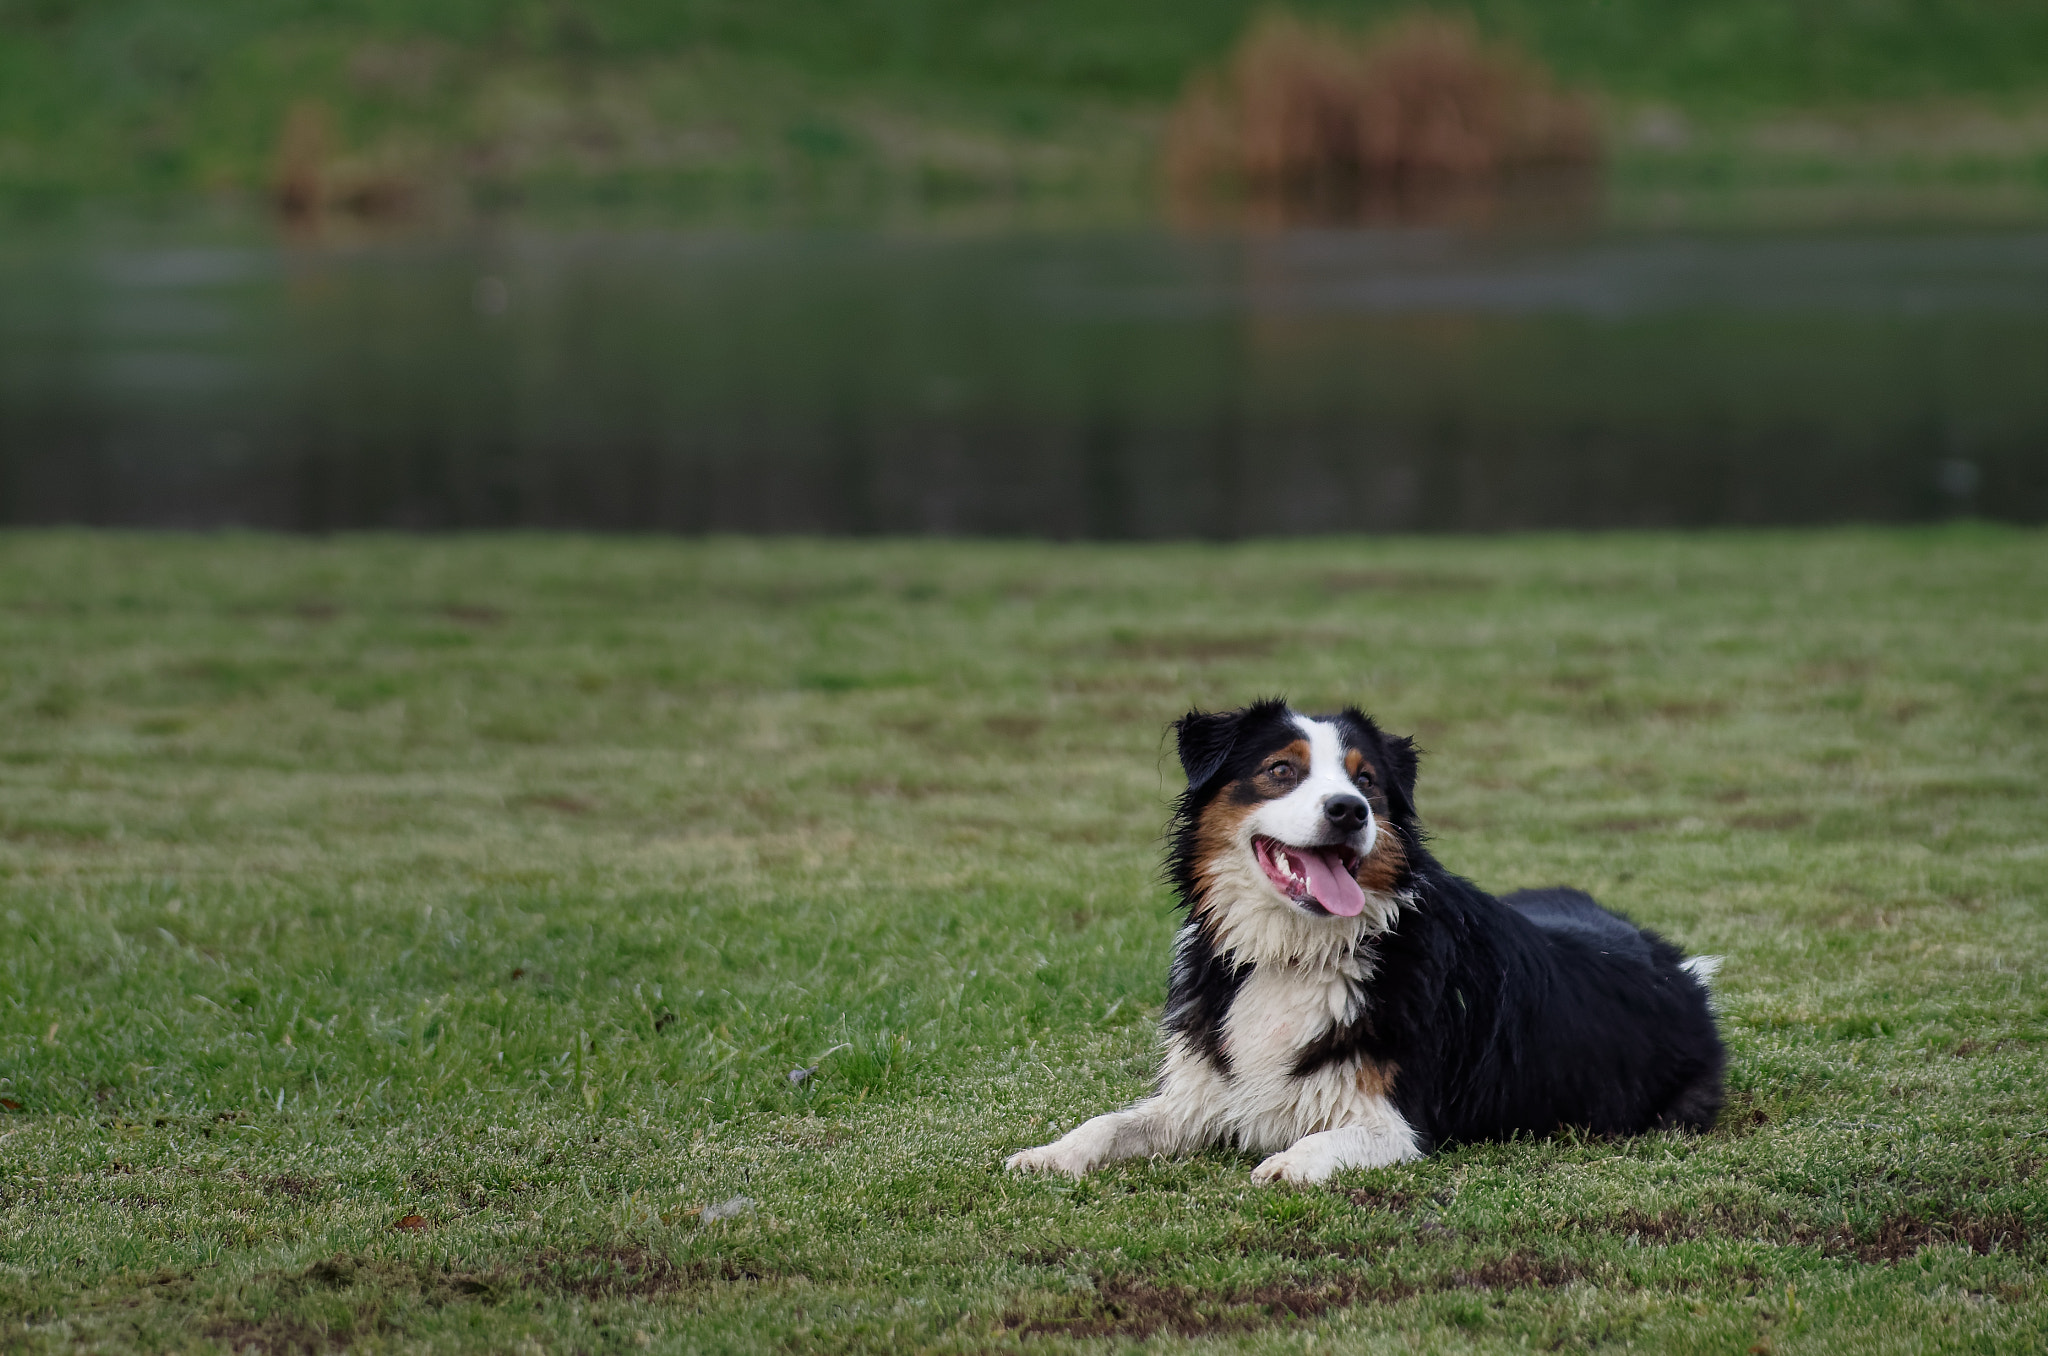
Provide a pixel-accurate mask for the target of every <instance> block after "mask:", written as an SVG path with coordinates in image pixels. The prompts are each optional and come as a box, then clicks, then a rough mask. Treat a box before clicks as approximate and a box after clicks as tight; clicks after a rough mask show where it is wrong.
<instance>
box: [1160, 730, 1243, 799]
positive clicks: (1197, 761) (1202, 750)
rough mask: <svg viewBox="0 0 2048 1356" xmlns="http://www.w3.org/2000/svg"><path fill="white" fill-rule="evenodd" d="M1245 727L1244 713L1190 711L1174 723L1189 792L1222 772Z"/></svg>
mask: <svg viewBox="0 0 2048 1356" xmlns="http://www.w3.org/2000/svg"><path fill="white" fill-rule="evenodd" d="M1243 724H1244V712H1242V711H1190V712H1188V713H1187V714H1186V715H1184V716H1182V717H1181V718H1180V719H1179V720H1177V721H1175V722H1174V723H1173V733H1174V736H1175V737H1176V738H1177V739H1178V740H1179V741H1180V766H1181V770H1182V771H1184V772H1186V773H1187V774H1188V789H1189V790H1190V791H1193V790H1197V789H1199V788H1200V787H1202V786H1203V785H1204V784H1206V783H1207V782H1208V780H1209V779H1210V778H1211V777H1214V776H1215V775H1216V774H1217V773H1218V772H1221V771H1222V770H1223V764H1224V762H1225V761H1226V760H1228V759H1229V757H1230V750H1231V749H1232V748H1233V747H1235V746H1236V744H1237V732H1238V730H1239V728H1241V727H1242V726H1243Z"/></svg>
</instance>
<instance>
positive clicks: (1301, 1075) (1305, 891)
mask: <svg viewBox="0 0 2048 1356" xmlns="http://www.w3.org/2000/svg"><path fill="white" fill-rule="evenodd" d="M1175 730H1176V731H1177V733H1178V735H1179V742H1180V761H1181V766H1182V768H1183V769H1184V770H1185V771H1186V772H1187V778H1188V787H1187V791H1186V792H1185V793H1184V794H1183V795H1182V796H1181V798H1180V802H1179V805H1178V806H1177V808H1176V810H1175V813H1174V818H1173V824H1172V828H1171V830H1170V840H1169V841H1170V845H1169V848H1168V855H1167V874H1168V877H1169V878H1170V880H1171V882H1172V884H1173V887H1174V889H1175V891H1176V892H1177V893H1178V894H1179V896H1180V902H1181V906H1182V908H1183V909H1184V910H1185V911H1186V915H1187V921H1186V923H1185V924H1184V925H1183V926H1182V928H1181V930H1180V935H1179V939H1178V941H1177V942H1176V944H1175V949H1174V957H1173V970H1172V974H1171V977H1170V978H1169V980H1168V983H1167V995H1166V1011H1165V1017H1164V1019H1163V1020H1162V1023H1161V1025H1162V1028H1163V1034H1164V1036H1165V1046H1166V1051H1165V1063H1164V1065H1163V1067H1162V1069H1161V1071H1160V1074H1159V1082H1158V1088H1157V1091H1155V1092H1154V1093H1153V1094H1152V1095H1151V1096H1150V1097H1147V1098H1145V1099H1144V1100H1143V1101H1140V1102H1137V1103H1135V1104H1133V1105H1132V1106H1130V1107H1127V1108H1126V1109H1124V1110H1122V1111H1115V1112H1111V1113H1110V1114H1108V1115H1106V1116H1097V1117H1096V1118H1095V1119H1093V1120H1091V1121H1088V1122H1087V1123H1086V1124H1084V1125H1082V1126H1080V1127H1079V1128H1077V1129H1075V1130H1074V1131H1073V1132H1071V1133H1070V1134H1068V1135H1066V1136H1065V1137H1064V1138H1062V1139H1060V1140H1059V1141H1057V1142H1056V1143H1052V1144H1047V1145H1045V1146H1043V1147H1041V1148H1037V1149H1027V1150H1025V1151H1024V1152H1022V1153H1019V1154H1016V1155H1015V1156H1013V1157H1012V1158H1011V1159H1010V1160H1009V1166H1010V1167H1011V1168H1013V1169H1021V1170H1037V1171H1044V1172H1061V1173H1067V1174H1070V1175H1073V1176H1077V1177H1078V1176H1080V1175H1081V1174H1083V1173H1086V1172H1089V1171H1091V1170H1092V1169H1094V1168H1096V1167H1099V1166H1101V1165H1102V1164H1104V1163H1107V1162H1110V1161H1111V1160H1113V1159H1118V1158H1133V1157H1142V1156H1147V1155H1151V1154H1178V1153H1186V1152H1189V1151H1191V1150H1194V1149H1197V1148H1200V1147H1202V1146H1204V1145H1210V1144H1235V1145H1237V1146H1239V1147H1240V1148H1243V1149H1248V1150H1253V1151H1256V1152H1258V1153H1261V1154H1264V1155H1267V1157H1266V1158H1265V1160H1264V1161H1263V1162H1261V1163H1260V1164H1259V1166H1258V1167H1257V1168H1256V1169H1254V1170H1253V1172H1252V1180H1254V1181H1257V1182H1276V1181H1287V1182H1318V1181H1321V1180H1323V1179H1324V1178H1326V1177H1328V1176H1330V1174H1332V1173H1334V1172H1338V1171H1340V1170H1342V1169H1344V1168H1373V1167H1381V1166H1384V1165H1386V1164H1389V1163H1398V1162H1401V1161H1402V1160H1404V1159H1411V1158H1418V1157H1420V1156H1421V1155H1423V1154H1425V1153H1428V1152H1429V1151H1430V1150H1431V1149H1432V1148H1434V1147H1436V1146H1437V1145H1440V1144H1449V1143H1454V1142H1457V1141H1461V1140H1482V1139H1505V1138H1508V1137H1511V1136H1514V1135H1518V1134H1530V1135H1543V1134H1548V1133H1550V1132H1552V1131H1554V1130H1557V1129H1560V1128H1562V1127H1565V1126H1581V1127H1584V1128H1585V1129H1587V1130H1589V1131H1592V1132H1594V1133H1596V1134H1602V1135H1630V1134H1637V1133H1640V1132H1642V1131H1646V1130H1652V1129H1663V1128H1682V1129H1688V1130H1704V1129H1706V1128H1707V1127H1709V1126H1711V1125H1712V1124H1713V1122H1714V1115H1715V1113H1716V1112H1717V1111H1718V1110H1719V1109H1720V1106H1721V1070H1722V1064H1723V1060H1724V1056H1723V1051H1722V1047H1721V1039H1720V1036H1719V1034H1718V1033H1717V1032H1716V1031H1715V1028H1714V1017H1713V1013H1712V1011H1711V1010H1710V1008H1709V1007H1708V1003H1707V990H1706V980H1707V979H1708V978H1709V977H1710V976H1711V974H1712V972H1713V967H1714V965H1715V964H1716V963H1717V961H1716V958H1715V957H1710V956H1696V957H1693V958H1692V959H1690V960H1688V959H1686V958H1685V957H1684V956H1682V955H1681V954H1680V953H1679V951H1678V950H1677V949H1676V948H1675V947H1673V946H1672V945H1671V944H1670V943H1668V942H1666V941H1664V940H1663V939H1662V938H1661V937H1658V936H1657V935H1656V934H1655V933H1653V932H1649V931H1647V930H1645V929H1643V928H1639V927H1637V926H1636V925H1635V924H1633V923H1631V922H1629V921H1628V920H1627V919H1626V918H1623V917H1621V916H1620V915H1619V914H1615V913H1611V912H1609V911H1608V910H1606V909H1603V908H1601V907H1600V906H1599V905H1598V904H1596V903H1594V902H1593V899H1592V898H1591V897H1590V896H1588V895H1586V894H1583V893H1581V892H1580V891H1577V890H1569V889H1546V890H1522V891H1518V892H1516V893H1514V894H1510V895H1506V896H1503V897H1502V898H1499V899H1495V898H1494V897H1493V896H1491V895H1488V894H1486V893H1485V892H1484V891H1482V890H1480V889H1479V888H1478V887H1477V886H1474V885H1473V884H1471V883H1470V882H1469V881H1466V880H1463V879H1461V878H1460V877H1457V876H1454V875H1452V874H1451V873H1450V872H1448V871H1446V870H1444V868H1443V867H1442V866H1440V865H1438V864H1437V862H1436V860H1435V859H1434V858H1433V857H1431V856H1430V854H1429V852H1428V850H1427V849H1426V848H1425V847H1424V846H1423V835H1422V830H1421V828H1420V826H1419V824H1418V822H1417V819H1416V814H1415V799H1414V796H1415V771H1416V750H1415V745H1414V743H1413V741H1411V740H1409V739H1405V738H1399V737H1395V736H1390V735H1386V734H1382V733H1381V732H1380V729H1379V727H1378V726H1377V725H1375V724H1373V722H1372V720H1371V718H1369V717H1368V716H1366V715H1365V714H1364V713H1363V712H1360V711H1358V710H1356V709H1354V708H1347V709H1345V710H1343V711H1340V712H1338V713H1337V714H1335V715H1327V716H1305V715H1301V714H1299V713H1297V712H1295V711H1293V710H1291V709H1289V707H1288V706H1287V704H1286V703H1285V702H1281V701H1262V702H1259V703H1257V704H1256V705H1253V706H1248V707H1246V708H1244V709H1243V710H1241V711H1229V712H1216V713H1211V712H1204V711H1193V712H1190V713H1189V714H1188V715H1186V716H1184V717H1182V718H1181V719H1180V720H1179V721H1177V722H1176V723H1175Z"/></svg>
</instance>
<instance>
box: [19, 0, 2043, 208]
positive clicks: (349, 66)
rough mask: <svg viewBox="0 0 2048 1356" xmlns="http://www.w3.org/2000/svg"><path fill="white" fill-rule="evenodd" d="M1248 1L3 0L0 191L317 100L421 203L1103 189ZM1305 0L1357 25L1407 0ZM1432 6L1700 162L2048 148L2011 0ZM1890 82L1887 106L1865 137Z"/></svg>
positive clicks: (89, 184)
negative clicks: (1816, 130) (409, 1)
mask: <svg viewBox="0 0 2048 1356" xmlns="http://www.w3.org/2000/svg"><path fill="white" fill-rule="evenodd" d="M1259 8H1260V6H1259V5H1258V4H1255V3H1254V2H1253V0H1193V2H1192V3H1174V4H1168V3H1165V2H1164V0H1124V2H1123V3H1119V4H1117V5H1114V6H1103V5H1091V4H1084V3H1079V0H1045V3H1042V4H1038V5H1035V6H1032V7H1029V8H1024V9H1020V8H1018V7H1016V6H1014V5H999V4H995V3H992V2H991V0H866V2H865V3H861V4H851V5H849V4H825V3H819V2H818V0H805V2H804V3H792V4H774V5H758V4H756V5H742V4H727V3H704V4H690V5H652V4H648V3H645V2H644V0H585V2H584V3H575V2H574V0H560V2H558V3H541V2H540V0H432V3H422V4H414V5H405V6H395V5H390V4H385V3H379V2H377V0H338V2H328V0H322V3H317V4H316V3H312V0H287V2H286V3H279V4H264V5H257V4H252V3H246V2H245V0H190V3H183V4H177V5H169V4H163V3H159V0H110V2H109V3H106V4H94V5H85V4H82V3H77V2H76V0H6V2H5V3H4V4H0V190H5V191H6V192H7V193H8V195H9V196H10V198H11V199H12V200H17V201H24V202H26V201H35V200H39V199H41V200H52V201H55V200H62V199H64V198H65V197H67V196H69V195H76V194H80V193H91V192H96V191H106V190H110V189H112V190H121V191H124V192H143V193H148V192H161V193H188V192H191V191H194V190H198V191H228V192H238V193H249V192H254V191H256V190H259V189H260V188H261V187H262V186H263V185H264V184H265V183H266V182H267V178H268V176H269V175H270V173H271V172H272V169H273V161H274V158H275V155H276V152H277V147H278V143H279V138H280V135H281V131H282V129H283V127H284V124H285V121H286V119H287V116H288V113H289V110H290V109H291V108H292V107H293V106H294V105H295V104H300V103H303V102H306V101H309V100H310V101H313V102H316V103H318V104H319V105H320V106H321V107H322V108H324V109H325V110H326V113H327V116H328V118H329V120H330V123H331V125H330V127H329V130H328V134H327V135H328V142H329V146H328V149H329V150H331V152H332V153H333V154H334V156H335V157H336V158H337V160H338V161H339V172H340V173H341V174H342V176H343V177H344V178H350V177H352V178H353V180H354V181H355V182H359V183H362V184H368V185H375V184H378V183H386V184H389V183H400V182H403V183H407V184H413V185H417V186H421V192H422V193H423V194H425V195H426V196H428V197H432V196H434V195H435V194H437V193H438V194H443V195H456V196H463V197H466V198H475V199H477V200H480V201H492V200H499V199H504V198H508V197H519V196H531V195H541V196H545V195H546V194H548V193H549V192H550V191H551V190H560V191H563V192H570V193H574V194H578V195H590V194H597V195H600V196H603V195H610V196H612V197H615V198H625V199H649V198H651V199H661V200H673V201H677V202H687V201H692V200H705V199H711V198H732V197H739V198H746V197H749V196H754V197H761V196H768V197H786V196H789V195H792V194H795V195H798V196H802V195H806V194H808V195H813V196H818V197H823V198H828V199H829V198H835V197H837V198H854V199H858V198H862V197H873V196H875V195H891V194H898V195H900V194H902V193H906V192H908V193H914V194H924V195H927V196H932V195H936V196H939V197H944V196H946V195H948V194H954V195H958V194H986V193H989V192H1015V193H1034V192H1037V193H1045V192H1051V193H1067V194H1074V193H1088V192H1102V191H1110V190H1112V189H1114V188H1115V187H1116V186H1119V185H1128V184H1129V183H1130V182H1131V181H1132V180H1133V179H1134V178H1142V177H1143V176H1144V175H1145V174H1146V173H1147V172H1148V171H1149V164H1150V160H1151V156H1152V153H1153V150H1154V147H1155V144H1156V138H1157V132H1158V124H1159V120H1160V116H1161V114H1162V113H1163V111H1164V109H1165V108H1166V107H1167V105H1168V104H1169V103H1170V102H1171V101H1172V99H1173V98H1174V97H1175V95H1176V93H1177V92H1178V91H1179V89H1180V88H1181V85H1182V83H1183V81H1184V80H1185V79H1186V78H1187V76H1188V74H1189V72H1190V71H1192V70H1194V69H1196V68H1198V67H1200V66H1202V65H1204V64H1206V63H1212V62H1214V61H1216V60H1218V59H1219V58H1220V57H1221V55H1222V54H1223V53H1224V52H1225V51H1226V50H1227V49H1228V47H1229V46H1230V44H1231V43H1232V41H1234V40H1235V38H1236V37H1237V36H1238V34H1239V33H1240V32H1242V30H1243V28H1244V26H1245V24H1246V22H1247V20H1248V19H1249V17H1250V16H1251V15H1252V14H1253V13H1254V12H1255V11H1256V10H1257V9H1259ZM1300 8H1302V9H1304V10H1308V11H1312V12H1317V13H1328V14H1331V15H1334V16H1335V17H1337V18H1339V19H1341V20H1345V21H1350V22H1356V23H1358V24H1361V25H1363V24H1370V23H1372V22H1374V21H1376V20H1380V19H1384V18H1386V17H1387V16H1389V15H1392V14H1395V13H1398V12H1401V11H1403V10H1406V9H1411V8H1414V6H1413V5H1412V4H1408V3H1406V2H1405V0H1403V3H1389V2H1387V0H1351V2H1350V3H1340V4H1333V5H1304V6H1301V7H1300ZM1452 8H1454V9H1456V10H1457V11H1458V12H1460V13H1470V14H1472V15H1474V16H1475V17H1476V18H1477V20H1478V21H1479V23H1480V25H1481V27H1482V28H1483V29H1484V30H1485V31H1486V32H1487V33H1488V34H1490V35H1491V36H1493V37H1496V38H1500V39H1505V40H1509V41H1512V42H1515V43H1517V44H1519V45H1521V46H1522V47H1524V48H1526V49H1527V50H1529V51H1530V52H1532V53H1534V54H1535V55H1536V56H1538V57H1540V58H1541V59H1543V60H1544V61H1546V62H1548V63H1549V64H1550V65H1551V66H1552V67H1554V68H1555V69H1556V70H1557V71H1558V72H1559V73H1560V74H1561V75H1562V76H1563V77H1564V78H1565V79H1566V80H1567V81H1568V82H1570V83H1572V84H1575V85H1580V86H1584V87H1588V88H1591V89H1593V90H1595V91H1598V92H1600V93H1602V94H1603V95H1605V96H1606V98H1607V100H1608V104H1609V108H1610V113H1611V114H1612V117H1613V119H1614V122H1615V129H1616V131H1617V133H1618V135H1619V141H1620V146H1621V148H1622V153H1623V155H1624V157H1625V158H1631V157H1632V158H1634V159H1648V160H1650V161H1652V162H1655V163H1658V164H1666V163H1668V162H1674V161H1675V162H1676V163H1677V165H1678V167H1679V168H1680V169H1681V170H1685V171H1686V172H1688V173H1690V172H1692V171H1691V170H1690V169H1687V167H1688V166H1692V167H1694V168H1696V169H1699V170H1701V171H1702V172H1706V173H1710V174H1711V173H1720V172H1725V165H1724V164H1723V161H1724V160H1725V159H1726V152H1727V151H1728V150H1729V148H1731V147H1732V148H1733V149H1735V150H1736V151H1738V152H1740V153H1741V154H1740V155H1739V156H1738V160H1742V159H1743V158H1744V157H1746V158H1747V159H1749V160H1755V159H1759V158H1761V159H1762V160H1763V161H1765V162H1768V163H1770V164H1776V163H1778V162H1779V161H1780V160H1784V159H1785V158H1786V157H1785V156H1784V155H1782V154H1778V152H1783V151H1786V150H1787V149H1788V148H1787V147H1786V146H1783V145H1778V143H1779V142H1783V141H1784V140H1785V138H1786V137H1787V136H1788V135H1789V136H1790V137H1791V140H1792V142H1793V143H1794V144H1793V145H1791V146H1790V147H1789V150H1790V151H1791V152H1792V154H1791V156H1790V159H1791V161H1792V162H1794V164H1795V165H1796V166H1806V167H1807V168H1805V169H1802V170H1801V172H1802V173H1805V172H1810V169H1811V166H1810V165H1808V162H1809V161H1811V162H1813V164H1818V165H1820V166H1822V167H1825V166H1826V165H1827V164H1830V163H1834V162H1837V161H1842V160H1844V159H1846V160H1847V161H1849V162H1851V163H1855V162H1856V161H1857V156H1858V155H1859V154H1862V155H1864V156H1866V158H1867V157H1868V156H1869V155H1871V154H1876V155H1877V156H1878V158H1879V159H1880V160H1885V161H1886V163H1891V162H1892V161H1899V162H1900V163H1906V164H1909V165H1910V164H1921V163H1922V162H1932V163H1938V164H1941V165H1945V166H1953V165H1955V164H1957V163H1961V164H1963V165H1964V166H1965V167H1966V168H1968V167H1974V168H1975V170H1977V171H1979V172H1981V171H1983V170H1984V169H1985V167H1987V166H1989V167H1991V168H1992V169H1994V170H1996V171H1997V172H1999V173H2005V174H2011V173H2020V174H2030V173H2035V172H2037V171H2038V168H2039V165H2040V163H2041V159H2042V156H2043V154H2044V152H2048V131H2044V130H2043V128H2042V127H2041V125H2040V124H2041V122H2042V118H2041V107H2042V102H2043V100H2044V98H2048V80H2044V77H2043V75H2042V72H2043V70H2044V69H2048V67H2044V64H2043V63H2044V60H2048V17H2044V14H2043V13H2042V12H2040V11H2038V10H2037V9H2034V8H2029V7H2026V6H2017V5H2013V4H2010V3H2005V2H2004V0H1943V2H1937V0H1912V2H1911V3H1905V4H1899V5H1888V6H1870V5H1863V4H1852V3H1847V0H1803V2H1802V3H1799V4H1775V3H1763V2H1762V0H1713V3H1709V4H1677V3H1673V0H1622V2H1621V3H1596V2H1595V0H1491V2H1490V3H1481V4H1478V5H1458V6H1453V7H1452ZM1899 108H1903V109H1905V113H1904V115H1903V121H1904V123H1905V124H1906V128H1905V130H1904V131H1902V132H1899V133H1898V134H1897V135H1890V136H1881V137H1879V138H1878V139H1877V141H1876V142H1874V143H1873V142H1871V141H1870V138H1871V136H1872V134H1873V129H1875V130H1876V131H1880V132H1881V131H1883V130H1884V129H1885V128H1887V127H1890V126H1891V125H1892V124H1893V123H1896V122H1899V121H1900V117H1899V116H1898V115H1896V114H1894V113H1882V112H1881V110H1887V109H1892V110H1896V109H1899ZM1870 110H1880V113H1878V114H1876V115H1873V114H1872V113H1871V112H1870ZM1816 114H1817V115H1819V117H1820V119H1821V126H1822V134H1821V135H1820V136H1819V139H1818V140H1816V138H1815V136H1814V135H1812V134H1811V132H1810V129H1809V124H1810V123H1811V122H1812V119H1813V117H1814V116H1815V115H1816ZM1795 115H1796V116H1795ZM1788 118H1789V119H1790V120H1789V121H1788ZM1802 119H1803V121H1802ZM1887 119H1889V121H1887ZM1756 129H1761V132H1760V133H1758V132H1757V131H1756ZM1787 129H1790V130H1789V131H1787ZM1802 129H1808V130H1806V131H1802ZM1774 137H1775V138H1776V141H1775V142H1774V141H1773V138H1774ZM1873 145H1874V146H1875V151H1873V150H1872V146H1873ZM1774 146H1775V147H1776V151H1774V149H1773V148H1774ZM1774 155H1776V159H1774V158H1773V157H1774ZM1802 157H1803V158H1802ZM1695 162H1697V164H1696V163H1695ZM366 191H369V190H366Z"/></svg>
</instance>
